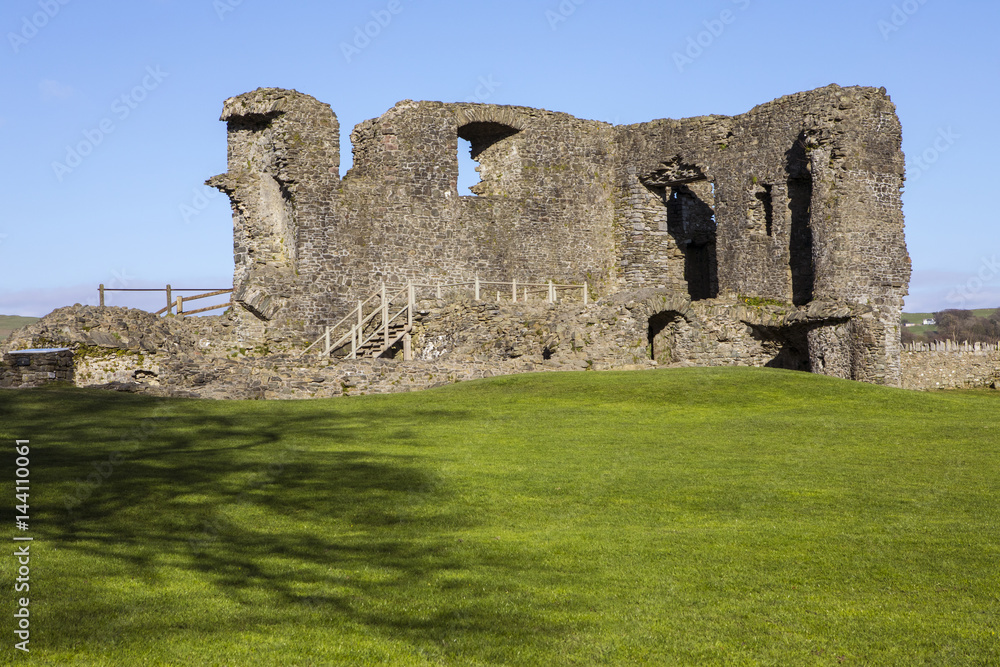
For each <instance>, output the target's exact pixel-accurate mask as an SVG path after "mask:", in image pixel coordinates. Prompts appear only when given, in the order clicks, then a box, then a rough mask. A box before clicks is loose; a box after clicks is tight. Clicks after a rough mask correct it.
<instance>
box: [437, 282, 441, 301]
mask: <svg viewBox="0 0 1000 667" xmlns="http://www.w3.org/2000/svg"><path fill="white" fill-rule="evenodd" d="M437 298H438V300H439V301H440V300H441V283H438V284H437Z"/></svg>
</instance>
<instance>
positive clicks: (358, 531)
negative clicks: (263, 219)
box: [0, 368, 1000, 665]
mask: <svg viewBox="0 0 1000 667" xmlns="http://www.w3.org/2000/svg"><path fill="white" fill-rule="evenodd" d="M998 407H1000V398H998V397H997V396H994V395H991V394H979V393H949V394H940V393H937V394H925V393H910V392H905V391H901V390H893V389H886V388H879V387H873V386H869V385H863V384H856V383H850V382H844V381H839V380H834V379H830V378H825V377H819V376H814V375H807V374H800V373H792V372H784V371H771V370H763V369H739V368H731V369H681V370H667V371H647V372H634V373H625V372H620V373H618V372H615V373H611V372H609V373H553V374H540V375H522V376H516V377H505V378H497V379H493V380H488V381H480V382H472V383H467V384H461V385H456V386H451V387H446V388H443V389H439V390H433V391H427V392H420V393H414V394H402V395H392V396H371V397H357V398H341V399H332V400H322V401H301V402H209V401H186V400H157V399H150V398H146V397H139V396H131V395H113V394H107V393H100V392H93V391H81V390H69V389H54V390H53V389H49V390H41V391H31V392H26V391H25V392H14V391H4V392H0V436H2V437H3V439H4V440H6V441H7V442H8V443H10V447H8V449H7V451H8V454H6V455H5V457H4V458H5V459H6V460H5V462H4V466H5V470H7V471H8V474H5V475H4V486H3V491H4V493H3V497H4V498H6V499H7V501H6V503H7V505H6V507H5V511H6V512H7V514H6V516H8V517H10V515H11V513H12V511H13V505H14V500H13V498H14V492H13V484H12V483H11V481H10V480H12V479H13V477H14V475H13V474H12V468H13V463H14V455H13V453H12V451H11V450H12V449H13V440H14V439H15V438H21V439H30V440H31V456H30V458H31V463H30V468H31V484H32V489H31V498H30V503H31V512H30V514H31V520H30V525H31V530H30V531H29V533H28V534H30V535H33V536H34V538H35V541H34V542H33V543H32V552H31V553H32V561H31V582H30V583H31V622H32V625H31V629H32V634H31V648H32V655H31V658H32V660H31V661H32V663H33V664H70V662H71V661H73V660H77V661H79V662H77V663H73V664H101V665H103V664H108V665H111V664H116V665H117V664H129V665H142V664H165V663H170V664H190V665H201V664H206V665H207V664H257V665H294V664H302V665H306V664H338V663H343V664H415V665H424V664H456V665H475V664H498V663H507V664H519V665H521V664H580V665H593V664H644V663H645V664H658V665H667V664H671V665H673V664H691V665H696V664H697V665H706V664H726V665H754V664H761V665H789V664H820V665H822V664H879V665H888V664H894V665H912V664H941V665H963V664H969V665H972V664H988V663H989V662H990V661H991V660H992V659H993V658H994V657H995V656H996V654H997V653H996V651H997V647H998V640H997V631H998V628H997V626H998V621H997V619H998V618H1000V588H998V584H997V581H998V579H997V562H998V557H1000V546H998V545H1000V538H998V535H1000V532H998V519H1000V508H998V503H997V501H996V499H997V498H998V497H1000V478H998V476H997V474H996V471H997V470H998V469H1000V426H998V425H997V422H996V414H997V409H998ZM88 478H89V479H88ZM11 521H12V520H11ZM8 525H11V524H8ZM21 534H23V533H21ZM4 560H5V561H6V562H5V563H4V564H3V565H2V573H3V574H2V579H0V584H2V585H3V587H4V588H5V589H6V590H8V591H10V590H11V586H12V584H13V582H12V581H11V580H12V579H13V577H14V575H13V572H14V570H15V565H14V564H13V558H12V557H11V556H7V557H6V558H5V559H4ZM11 598H12V595H11V594H8V595H7V596H4V599H5V604H6V605H7V606H6V607H4V609H3V616H4V618H6V619H7V620H6V621H4V624H5V626H4V627H6V628H7V629H8V632H7V636H8V641H7V645H6V646H4V647H3V651H5V652H8V653H13V650H12V643H13V642H12V641H11V639H10V637H11V635H10V632H9V629H10V626H11V623H12V620H11V619H12V616H11V615H12V613H13V609H14V607H13V601H12V599H11Z"/></svg>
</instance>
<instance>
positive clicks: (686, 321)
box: [636, 294, 698, 363]
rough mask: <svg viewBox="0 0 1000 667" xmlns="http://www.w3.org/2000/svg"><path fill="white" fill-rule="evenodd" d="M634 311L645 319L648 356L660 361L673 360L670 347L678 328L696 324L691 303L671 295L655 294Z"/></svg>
mask: <svg viewBox="0 0 1000 667" xmlns="http://www.w3.org/2000/svg"><path fill="white" fill-rule="evenodd" d="M636 314H637V315H639V316H640V317H645V319H646V322H647V328H646V332H647V336H648V342H649V356H650V358H651V359H653V360H655V361H658V362H660V363H670V362H672V361H675V359H674V358H673V349H674V347H675V342H676V337H677V335H678V334H679V333H680V331H681V329H692V328H697V327H698V323H697V319H696V316H695V313H694V311H693V310H692V309H691V302H690V301H689V300H687V299H684V298H682V297H679V296H677V295H674V294H657V295H655V296H651V297H649V298H647V299H645V300H643V301H642V302H641V303H639V305H638V307H637V308H636Z"/></svg>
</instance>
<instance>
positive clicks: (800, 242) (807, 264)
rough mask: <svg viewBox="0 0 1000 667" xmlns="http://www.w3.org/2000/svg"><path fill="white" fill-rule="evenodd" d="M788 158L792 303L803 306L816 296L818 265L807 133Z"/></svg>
mask: <svg viewBox="0 0 1000 667" xmlns="http://www.w3.org/2000/svg"><path fill="white" fill-rule="evenodd" d="M786 156H787V158H788V166H787V170H788V209H789V214H790V217H791V229H790V230H789V241H788V263H789V269H790V270H791V274H792V303H794V304H795V305H796V306H802V305H805V304H807V303H809V302H810V301H812V299H813V284H814V282H815V267H814V265H813V230H812V195H813V181H812V173H811V172H810V171H809V156H808V155H807V154H806V140H805V136H804V135H802V136H800V137H799V139H798V141H796V142H795V144H794V145H793V146H792V148H791V150H789V151H788V153H787V154H786Z"/></svg>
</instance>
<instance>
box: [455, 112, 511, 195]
mask: <svg viewBox="0 0 1000 667" xmlns="http://www.w3.org/2000/svg"><path fill="white" fill-rule="evenodd" d="M518 132H519V130H518V129H517V128H514V127H511V126H509V125H504V124H503V123H494V122H492V121H474V122H471V123H466V124H465V125H463V126H461V127H460V128H458V183H457V187H458V192H459V194H460V195H464V194H466V193H467V192H471V193H472V194H473V195H487V194H491V193H492V192H493V190H495V189H496V188H497V184H498V182H499V180H500V178H501V176H502V174H503V170H504V163H505V159H506V158H507V157H508V156H509V153H510V141H509V140H510V138H511V137H513V136H514V135H515V134H517V133H518ZM508 171H509V170H508Z"/></svg>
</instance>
